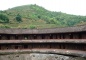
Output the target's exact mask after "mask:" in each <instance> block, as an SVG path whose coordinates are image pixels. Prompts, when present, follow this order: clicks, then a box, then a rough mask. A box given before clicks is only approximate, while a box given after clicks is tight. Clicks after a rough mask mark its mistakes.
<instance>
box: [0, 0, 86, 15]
mask: <svg viewBox="0 0 86 60" xmlns="http://www.w3.org/2000/svg"><path fill="white" fill-rule="evenodd" d="M28 4H37V5H39V6H42V7H44V8H45V9H47V10H50V11H57V12H63V13H67V14H73V15H83V16H86V12H85V11H86V0H1V1H0V10H6V9H9V8H13V7H16V6H21V5H28Z"/></svg>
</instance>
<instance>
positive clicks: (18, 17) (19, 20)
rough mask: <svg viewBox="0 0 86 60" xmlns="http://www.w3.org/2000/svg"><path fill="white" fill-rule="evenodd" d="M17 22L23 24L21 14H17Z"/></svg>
mask: <svg viewBox="0 0 86 60" xmlns="http://www.w3.org/2000/svg"><path fill="white" fill-rule="evenodd" d="M16 21H17V22H19V23H20V22H22V18H21V16H20V15H19V14H17V16H16Z"/></svg>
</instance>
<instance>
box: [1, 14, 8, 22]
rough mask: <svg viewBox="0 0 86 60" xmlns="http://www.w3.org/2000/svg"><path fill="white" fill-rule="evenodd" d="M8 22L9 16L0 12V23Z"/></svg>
mask: <svg viewBox="0 0 86 60" xmlns="http://www.w3.org/2000/svg"><path fill="white" fill-rule="evenodd" d="M8 22H9V18H8V17H7V16H6V15H4V14H0V23H8Z"/></svg>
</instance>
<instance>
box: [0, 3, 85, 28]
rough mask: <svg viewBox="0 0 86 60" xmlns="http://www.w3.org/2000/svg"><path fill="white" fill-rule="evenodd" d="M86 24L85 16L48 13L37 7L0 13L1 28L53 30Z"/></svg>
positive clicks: (16, 8) (29, 6)
mask: <svg viewBox="0 0 86 60" xmlns="http://www.w3.org/2000/svg"><path fill="white" fill-rule="evenodd" d="M83 24H86V16H76V15H70V14H66V13H62V12H54V11H48V10H46V9H44V8H43V7H40V6H38V5H24V6H18V7H14V8H11V9H8V10H5V11H0V27H1V28H31V29H33V28H55V27H66V26H76V25H83Z"/></svg>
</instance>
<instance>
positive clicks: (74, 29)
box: [0, 25, 86, 34]
mask: <svg viewBox="0 0 86 60" xmlns="http://www.w3.org/2000/svg"><path fill="white" fill-rule="evenodd" d="M69 32H86V25H83V26H74V27H64V28H49V29H19V28H6V29H5V28H4V29H2V28H1V29H0V34H48V33H69Z"/></svg>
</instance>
